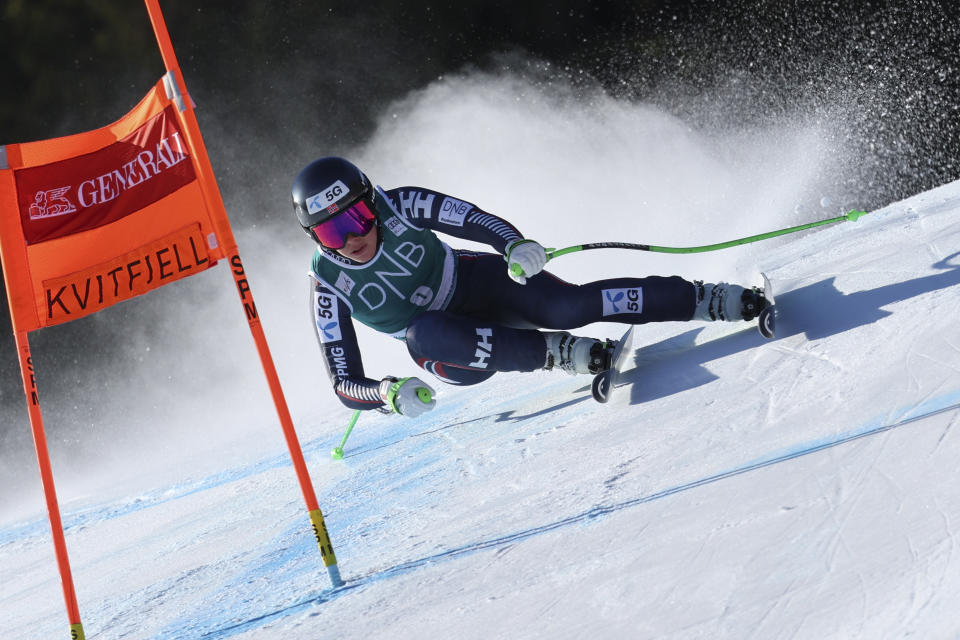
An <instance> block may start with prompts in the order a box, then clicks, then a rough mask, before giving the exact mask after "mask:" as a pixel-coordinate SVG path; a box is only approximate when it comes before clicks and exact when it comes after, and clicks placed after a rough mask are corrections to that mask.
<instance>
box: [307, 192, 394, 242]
mask: <svg viewBox="0 0 960 640" xmlns="http://www.w3.org/2000/svg"><path fill="white" fill-rule="evenodd" d="M376 220H377V218H376V216H375V215H373V211H372V210H371V207H370V204H369V202H368V201H367V200H360V201H359V202H357V203H356V204H354V205H352V206H350V207H348V208H346V209H344V210H343V211H341V212H340V213H338V214H337V215H335V216H333V217H332V218H330V219H329V220H325V221H323V222H321V223H320V224H318V225H314V226H312V227H310V231H312V232H313V236H314V237H315V238H316V239H317V242H319V243H320V244H322V245H323V246H325V247H326V248H328V249H342V248H343V246H344V245H345V244H347V236H348V235H350V234H351V233H352V234H354V235H358V236H362V235H365V234H366V233H367V232H368V231H370V229H372V228H373V225H374V223H375V222H376Z"/></svg>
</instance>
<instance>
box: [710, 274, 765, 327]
mask: <svg viewBox="0 0 960 640" xmlns="http://www.w3.org/2000/svg"><path fill="white" fill-rule="evenodd" d="M693 284H694V286H696V288H697V308H696V310H695V311H694V313H693V319H694V320H709V321H713V320H726V321H728V322H733V321H737V320H747V321H749V320H753V319H754V318H756V317H757V316H759V315H760V312H761V311H763V310H764V309H765V308H766V307H767V304H768V303H767V299H766V297H764V295H763V289H761V288H760V287H752V288H750V289H745V288H743V287H741V286H740V285H736V284H727V283H726V282H720V283H717V284H712V283H709V282H708V283H706V284H704V283H703V281H701V280H696V281H694V283H693Z"/></svg>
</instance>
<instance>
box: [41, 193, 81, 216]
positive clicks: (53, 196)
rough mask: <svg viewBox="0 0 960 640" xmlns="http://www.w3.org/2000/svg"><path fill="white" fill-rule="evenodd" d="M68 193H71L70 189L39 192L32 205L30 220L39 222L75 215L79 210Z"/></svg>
mask: <svg viewBox="0 0 960 640" xmlns="http://www.w3.org/2000/svg"><path fill="white" fill-rule="evenodd" d="M67 191H70V187H60V188H59V189H50V190H48V191H37V193H36V195H35V196H33V203H32V204H31V205H30V219H31V220H39V219H40V218H52V217H53V216H64V215H67V214H68V213H74V212H75V211H76V210H77V208H76V207H75V206H74V204H73V203H72V202H70V200H69V199H68V198H67V196H66V195H65V194H66V193H67Z"/></svg>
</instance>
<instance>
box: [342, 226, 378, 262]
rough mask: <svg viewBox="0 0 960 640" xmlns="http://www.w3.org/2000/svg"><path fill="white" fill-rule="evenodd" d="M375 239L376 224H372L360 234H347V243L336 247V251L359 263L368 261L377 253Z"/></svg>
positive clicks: (376, 238)
mask: <svg viewBox="0 0 960 640" xmlns="http://www.w3.org/2000/svg"><path fill="white" fill-rule="evenodd" d="M377 240H378V237H377V225H374V226H373V227H371V229H370V231H367V232H366V233H365V234H363V235H362V236H357V235H354V234H350V235H349V236H347V243H346V244H345V245H343V248H342V249H337V253H339V254H340V255H342V256H345V257H347V258H350V259H351V260H353V261H354V262H359V263H361V264H362V263H364V262H369V261H370V260H371V259H372V258H373V256H374V255H376V253H377Z"/></svg>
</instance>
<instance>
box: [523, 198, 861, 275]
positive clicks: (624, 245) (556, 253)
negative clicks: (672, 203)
mask: <svg viewBox="0 0 960 640" xmlns="http://www.w3.org/2000/svg"><path fill="white" fill-rule="evenodd" d="M865 215H867V212H866V211H857V210H853V211H850V212H849V213H846V214H844V215H842V216H837V217H835V218H829V219H827V220H818V221H817V222H808V223H807V224H801V225H798V226H796V227H789V228H787V229H780V230H778V231H770V232H768V233H760V234H757V235H755V236H747V237H746V238H738V239H736V240H729V241H727V242H718V243H716V244H707V245H703V246H700V247H660V246H657V245H652V244H634V243H631V242H588V243H585V244H578V245H574V246H572V247H565V248H563V249H546V253H547V260H553V259H554V258H558V257H560V256H563V255H566V254H568V253H575V252H577V251H586V250H588V249H633V250H635V251H652V252H655V253H705V252H707V251H718V250H720V249H729V248H730V247H736V246H739V245H742V244H750V243H751V242H758V241H760V240H768V239H770V238H775V237H777V236H784V235H787V234H788V233H796V232H797V231H804V230H806V229H812V228H814V227H822V226H824V225H828V224H834V223H837V222H846V221H848V220H849V221H851V222H854V221H856V220H857V219H858V218H859V217H860V216H865ZM510 270H511V272H512V273H513V274H514V275H516V276H522V275H524V273H523V269H522V268H520V265H518V264H514V265H513V266H512V267H511V268H510Z"/></svg>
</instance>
